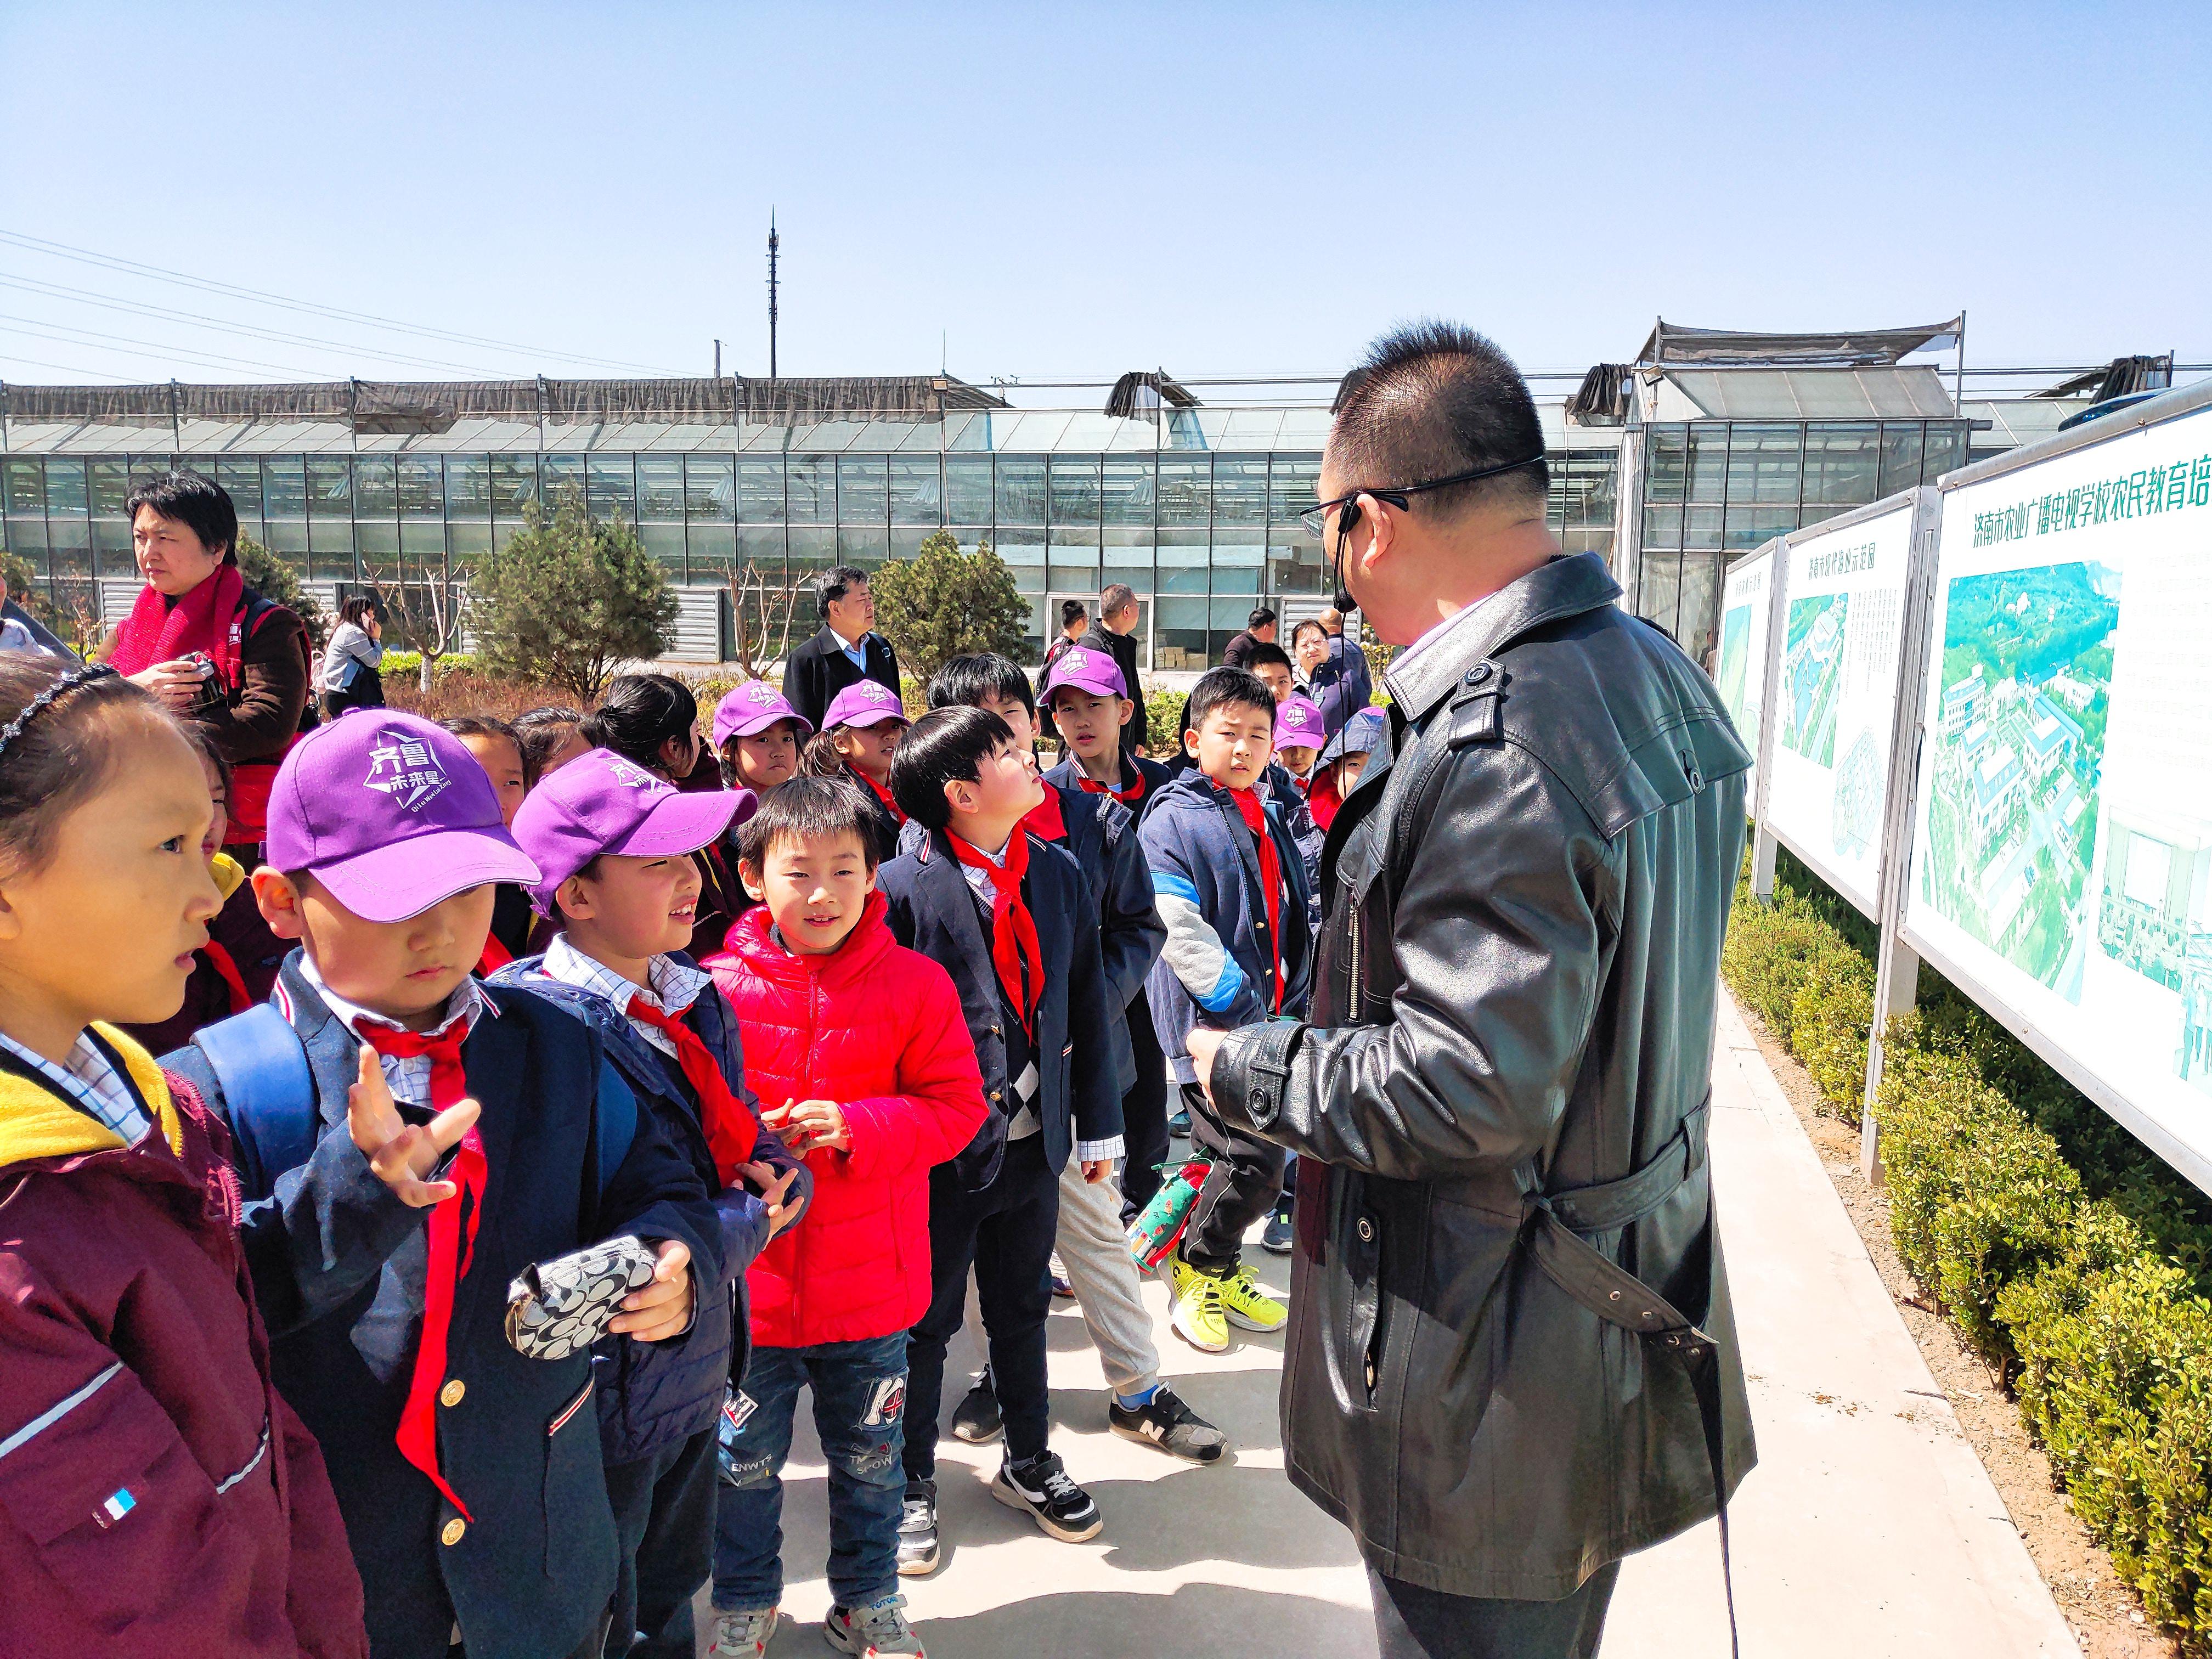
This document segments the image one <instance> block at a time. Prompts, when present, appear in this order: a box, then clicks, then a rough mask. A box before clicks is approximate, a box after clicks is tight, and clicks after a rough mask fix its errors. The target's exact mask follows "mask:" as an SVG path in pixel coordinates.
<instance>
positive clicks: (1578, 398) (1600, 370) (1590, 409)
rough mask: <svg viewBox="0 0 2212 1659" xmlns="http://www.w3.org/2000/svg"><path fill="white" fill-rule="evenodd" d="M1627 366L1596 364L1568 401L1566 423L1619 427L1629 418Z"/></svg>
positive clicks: (1622, 364)
mask: <svg viewBox="0 0 2212 1659" xmlns="http://www.w3.org/2000/svg"><path fill="white" fill-rule="evenodd" d="M1629 368H1630V365H1629V364H1627V363H1597V364H1595V365H1593V366H1592V368H1591V369H1590V371H1589V374H1585V375H1583V383H1582V384H1581V385H1580V386H1577V387H1576V388H1575V395H1574V396H1573V397H1571V398H1568V399H1567V419H1568V420H1569V421H1571V422H1573V423H1574V424H1576V425H1577V426H1618V425H1620V423H1621V422H1623V421H1625V420H1626V419H1627V418H1628V404H1629V380H1628V371H1629Z"/></svg>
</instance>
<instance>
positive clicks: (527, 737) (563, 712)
mask: <svg viewBox="0 0 2212 1659" xmlns="http://www.w3.org/2000/svg"><path fill="white" fill-rule="evenodd" d="M583 723H584V715H583V711H582V710H581V709H577V708H556V707H554V706H553V705H552V704H550V703H549V704H546V705H545V706H544V707H543V708H526V709H524V710H523V711H522V712H521V713H520V714H517V715H516V716H515V717H514V724H513V726H512V727H511V728H510V729H511V730H512V731H513V733H514V740H515V742H517V743H518V744H521V745H522V781H523V782H524V783H526V784H527V785H528V786H529V787H531V788H532V789H535V788H536V787H538V779H540V778H542V777H544V775H545V763H546V762H547V761H550V760H551V759H552V758H553V751H554V750H556V749H558V748H559V747H560V746H561V745H562V744H564V743H566V742H567V741H568V734H569V733H570V732H574V731H575V730H576V729H577V728H578V727H579V726H582V725H583Z"/></svg>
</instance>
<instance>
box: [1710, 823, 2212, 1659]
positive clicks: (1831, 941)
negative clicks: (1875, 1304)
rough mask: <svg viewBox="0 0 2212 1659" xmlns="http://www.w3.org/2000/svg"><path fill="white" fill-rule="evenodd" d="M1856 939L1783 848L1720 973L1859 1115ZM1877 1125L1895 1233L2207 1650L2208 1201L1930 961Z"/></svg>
mask: <svg viewBox="0 0 2212 1659" xmlns="http://www.w3.org/2000/svg"><path fill="white" fill-rule="evenodd" d="M1873 945H1874V940H1873V937H1872V930H1871V928H1870V927H1869V926H1868V925H1867V924H1866V922H1865V921H1864V920H1863V918H1861V917H1860V916H1859V915H1858V914H1857V912H1856V911H1854V910H1851V909H1850V908H1849V907H1848V906H1847V905H1845V904H1844V902H1843V901H1842V900H1840V899H1839V898H1838V897H1837V896H1835V895H1834V894H1833V893H1832V892H1831V891H1829V890H1827V889H1826V887H1824V886H1823V885H1822V884H1820V881H1819V880H1818V879H1817V878H1815V877H1814V876H1813V875H1812V873H1811V872H1809V871H1808V870H1806V869H1805V868H1804V867H1803V866H1802V865H1799V864H1797V863H1796V861H1795V860H1790V858H1789V857H1788V855H1787V854H1784V859H1783V863H1782V868H1781V870H1780V872H1778V881H1777V885H1776V890H1775V898H1774V902H1772V903H1771V904H1761V903H1759V902H1757V901H1755V900H1753V898H1752V897H1751V896H1750V890H1749V886H1748V884H1745V885H1744V886H1742V887H1740V888H1739V889H1738V890H1737V894H1736V904H1735V915H1734V916H1733V918H1732V920H1731V921H1730V924H1729V939H1728V946H1727V950H1726V952H1725V953H1724V955H1723V962H1722V972H1723V976H1724V977H1725V978H1726V979H1727V981H1728V983H1729V988H1730V989H1731V990H1732V991H1733V992H1734V993H1735V995H1736V997H1737V999H1738V1000H1739V1001H1741V1003H1742V1004H1743V1005H1744V1006H1746V1007H1747V1008H1749V1009H1751V1010H1752V1011H1753V1012H1755V1013H1756V1014H1758V1016H1759V1018H1760V1019H1761V1020H1763V1021H1764V1022H1765V1024H1766V1026H1767V1028H1768V1030H1770V1031H1771V1032H1772V1033H1773V1034H1774V1036H1776V1038H1777V1039H1778V1040H1779V1041H1780V1042H1782V1043H1784V1045H1785V1046H1786V1047H1787V1048H1789V1049H1790V1052H1791V1053H1792V1054H1796V1056H1797V1057H1798V1059H1799V1060H1802V1062H1803V1063H1804V1065H1805V1066H1806V1069H1807V1070H1808V1072H1809V1073H1811V1074H1812V1076H1813V1079H1814V1082H1815V1083H1816V1084H1817V1085H1819V1087H1820V1093H1821V1096H1822V1098H1823V1102H1824V1109H1827V1110H1831V1111H1832V1112H1834V1113H1835V1114H1836V1115H1838V1116H1839V1117H1842V1118H1844V1119H1845V1120H1847V1121H1851V1122H1854V1123H1856V1122H1857V1121H1858V1116H1859V1101H1860V1095H1861V1091H1862V1085H1863V1076H1864V1072H1865V1066H1866V1035H1867V1028H1868V1024H1869V1019H1870V1018H1871V1017H1872V1012H1873V1007H1874V977H1875V974H1874V961H1873ZM1884 1053H1885V1055H1886V1060H1885V1064H1884V1067H1883V1077H1882V1082H1881V1090H1880V1091H1879V1093H1878V1094H1877V1096H1876V1099H1875V1114H1876V1116H1877V1118H1878V1120H1879V1121H1880V1122H1881V1130H1882V1139H1881V1146H1882V1154H1883V1161H1884V1164H1885V1166H1886V1168H1887V1173H1888V1178H1889V1183H1890V1230H1891V1234H1892V1237H1893V1238H1894V1239H1895V1241H1896V1243H1897V1249H1898V1254H1899V1255H1900V1256H1902V1257H1903V1258H1904V1261H1905V1266H1906V1267H1908V1268H1910V1269H1911V1273H1912V1274H1913V1276H1914V1278H1916V1279H1917V1280H1918V1281H1919V1282H1920V1284H1921V1285H1923V1286H1924V1287H1925V1288H1926V1289H1927V1290H1928V1291H1929V1292H1930V1293H1932V1294H1933V1295H1935V1296H1936V1297H1938V1298H1939V1299H1940V1300H1941V1301H1942V1305H1943V1308H1944V1310H1945V1311H1946V1312H1947V1313H1948V1315H1949V1316H1950V1317H1951V1318H1952V1319H1953V1320H1954V1322H1956V1323H1957V1325H1958V1327H1959V1328H1960V1331H1961V1332H1962V1333H1963V1334H1965V1336H1966V1340H1968V1341H1969V1342H1970V1343H1972V1345H1973V1346H1974V1348H1975V1350H1976V1351H1977V1352H1978V1353H1980V1354H1981V1355H1982V1356H1983V1357H1984V1358H1985V1359H1986V1360H1987V1361H1988V1362H1989V1363H1990V1364H1991V1365H1992V1366H1993V1367H1995V1368H1996V1370H1997V1371H1998V1372H1999V1374H2000V1375H2001V1376H2002V1377H2003V1378H2004V1379H2005V1380H2006V1382H2007V1383H2008V1386H2010V1387H2011V1389H2013V1392H2014V1396H2015V1400H2016V1401H2017V1402H2018V1404H2019V1407H2020V1410H2021V1416H2022V1417H2023V1419H2025V1420H2026V1422H2027V1426H2028V1428H2029V1430H2030V1431H2032V1432H2033V1434H2034V1435H2035V1437H2037V1438H2038V1439H2039V1441H2040V1442H2041V1443H2043V1445H2044V1446H2045V1449H2047V1450H2048V1452H2049V1453H2050V1455H2051V1468H2052V1470H2053V1472H2054V1474H2056V1476H2057V1480H2059V1482H2060V1483H2061V1484H2062V1485H2063V1486H2064V1487H2065V1488H2066V1490H2067V1492H2069V1494H2070V1496H2071V1498H2072V1499H2073V1504H2074V1510H2075V1514H2076V1515H2078V1516H2080V1517H2081V1521H2082V1522H2083V1523H2084V1524H2085V1525H2087V1527H2088V1528H2090V1529H2091V1531H2092V1532H2093V1533H2094V1534H2095V1535H2096V1536H2097V1538H2098V1539H2099V1540H2100V1541H2101V1542H2102V1543H2103V1544H2104V1545H2105V1547H2106V1548H2107V1549H2108V1550H2110V1551H2111V1553H2112V1563H2113V1565H2114V1568H2115V1569H2116V1570H2117V1571H2118V1573H2119V1574H2120V1576H2121V1577H2123V1578H2124V1579H2125V1580H2126V1581H2127V1582H2128V1583H2130V1584H2131V1585H2132V1586H2133V1587H2134V1588H2135V1589H2136V1592H2137V1594H2139V1595H2141V1596H2142V1601H2143V1605H2144V1607H2145V1608H2146V1609H2147V1610H2148V1613H2149V1614H2150V1616H2151V1617H2152V1618H2153V1619H2154V1620H2157V1621H2158V1622H2159V1623H2160V1624H2161V1625H2163V1626H2166V1627H2167V1628H2168V1629H2170V1630H2172V1632H2175V1633H2176V1635H2178V1636H2179V1638H2181V1640H2182V1642H2183V1644H2184V1645H2185V1646H2186V1647H2187V1648H2188V1650H2190V1651H2191V1652H2192V1653H2199V1654H2205V1653H2212V1301H2208V1300H2207V1291H2208V1290H2212V1206H2208V1205H2207V1203H2206V1200H2205V1199H2204V1196H2203V1194H2201V1193H2199V1192H2198V1191H2197V1188H2195V1187H2193V1186H2191V1185H2190V1184H2189V1183H2188V1182H2185V1181H2184V1180H2183V1179H2182V1178H2181V1177H2180V1176H2177V1175H2175V1174H2174V1173H2173V1172H2172V1170H2170V1169H2168V1168H2167V1167H2166V1165H2165V1164H2163V1163H2161V1162H2160V1161H2159V1160H2158V1159H2157V1158H2155V1157H2154V1156H2153V1155H2152V1154H2151V1153H2150V1152H2148V1151H2146V1150H2145V1149H2144V1148H2143V1147H2142V1145H2141V1144H2140V1143H2138V1142H2137V1141H2136V1140H2135V1139H2134V1138H2133V1137H2132V1136H2130V1135H2129V1134H2128V1133H2126V1132H2125V1131H2124V1130H2123V1129H2121V1128H2120V1127H2118V1125H2117V1124H2115V1123H2114V1122H2113V1121H2112V1120H2111V1118H2109V1117H2108V1116H2106V1114H2105V1113H2103V1112H2102V1111H2100V1110H2099V1109H2097V1108H2096V1107H2095V1106H2094V1105H2093V1103H2090V1102H2089V1101H2088V1100H2087V1099H2085V1098H2084V1097H2082V1096H2081V1094H2080V1093H2079V1092H2078V1091H2075V1090H2074V1089H2073V1088H2071V1087H2070V1086H2069V1085H2067V1084H2066V1082H2065V1081H2064V1079H2061V1078H2060V1077H2058V1076H2057V1073H2053V1072H2052V1071H2051V1069H2050V1067H2049V1066H2045V1064H2044V1063H2043V1062H2042V1061H2041V1060H2039V1059H2038V1058H2037V1057H2036V1056H2035V1055H2034V1054H2033V1053H2031V1052H2030V1051H2029V1050H2028V1049H2027V1048H2024V1047H2023V1046H2022V1045H2021V1044H2020V1043H2019V1042H2016V1041H2015V1040H2014V1039H2013V1038H2012V1036H2010V1035H2009V1034H2008V1033H2007V1032H2006V1031H2005V1030H2003V1029H2002V1027H2000V1026H1998V1025H1997V1024H1996V1023H1995V1022H1994V1021H1992V1020H1991V1019H1990V1018H1989V1017H1988V1016H1987V1015H1985V1014H1984V1013H1983V1012H1981V1011H1980V1010H1979V1009H1978V1008H1977V1007H1975V1006H1973V1005H1972V1003H1969V1002H1968V1001H1966V999H1965V998H1963V997H1961V996H1960V994H1958V993H1957V992H1956V991H1955V990H1954V989H1953V988H1952V987H1950V986H1949V985H1948V984H1946V983H1944V982H1943V981H1942V980H1940V979H1939V978H1938V977H1937V976H1936V975H1935V974H1934V973H1933V971H1932V970H1930V969H1926V968H1923V969H1922V970H1921V983H1920V1006H1918V1007H1917V1009H1916V1010H1915V1011H1914V1012H1912V1013H1911V1014H1910V1015H1907V1016H1905V1017H1903V1018H1899V1019H1898V1020H1895V1021H1893V1023H1892V1024H1891V1026H1890V1028H1889V1031H1888V1033H1887V1040H1886V1042H1885V1044H1884Z"/></svg>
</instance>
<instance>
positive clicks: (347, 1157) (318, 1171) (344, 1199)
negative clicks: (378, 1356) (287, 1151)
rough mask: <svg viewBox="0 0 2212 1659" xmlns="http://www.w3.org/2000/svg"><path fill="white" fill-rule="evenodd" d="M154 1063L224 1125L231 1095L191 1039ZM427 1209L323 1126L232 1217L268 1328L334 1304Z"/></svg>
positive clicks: (311, 1318) (289, 1324)
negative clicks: (404, 1196) (299, 1157)
mask: <svg viewBox="0 0 2212 1659" xmlns="http://www.w3.org/2000/svg"><path fill="white" fill-rule="evenodd" d="M161 1066H162V1069H163V1070H165V1071H169V1072H174V1073H176V1074H177V1075H178V1076H179V1077H181V1078H183V1079H185V1082H187V1083H189V1084H190V1085H191V1086H192V1087H193V1088H194V1089H195V1090H197V1091H198V1094H199V1097H200V1098H201V1099H202V1100H203V1101H204V1102H206V1103H207V1104H208V1107H209V1108H210V1109H211V1110H212V1111H214V1112H215V1113H216V1115H219V1116H221V1117H222V1120H223V1125H224V1127H226V1128H228V1127H229V1123H230V1116H229V1112H230V1108H229V1103H228V1102H227V1101H225V1100H224V1099H223V1097H222V1089H221V1088H220V1087H219V1086H218V1085H217V1084H216V1079H215V1073H213V1071H212V1070H211V1069H210V1067H209V1066H208V1065H207V1062H206V1061H205V1060H204V1059H203V1058H202V1057H201V1054H200V1051H199V1050H198V1049H197V1048H195V1047H193V1046H192V1045H191V1044H190V1043H186V1044H185V1046H184V1047H183V1048H179V1049H178V1050H177V1051H176V1052H175V1053H173V1054H164V1055H163V1056H162V1057H161ZM427 1218H428V1211H425V1210H417V1209H413V1208H410V1206H407V1205H406V1204H404V1203H402V1202H401V1201H400V1200H399V1199H398V1197H397V1196H396V1195H395V1194H393V1193H392V1188H389V1187H387V1186H386V1185H385V1184H384V1183H383V1182H381V1181H380V1180H378V1179H377V1177H376V1172H375V1171H374V1170H372V1169H370V1168H369V1167H368V1156H367V1155H366V1154H365V1153H363V1152H362V1150H361V1148H359V1147H358V1146H355V1145H354V1144H353V1135H352V1133H351V1132H350V1131H349V1130H348V1128H347V1127H346V1126H345V1125H344V1123H343V1122H339V1123H336V1124H326V1125H325V1126H324V1128H323V1132H322V1138H321V1139H319V1140H318V1141H316V1143H315V1150H314V1152H313V1155H312V1156H310V1157H309V1158H308V1159H307V1162H306V1163H305V1164H301V1165H300V1166H299V1167H298V1168H296V1169H291V1170H285V1171H284V1173H283V1174H282V1175H280V1176H277V1177H276V1191H275V1192H274V1193H273V1194H270V1196H269V1197H267V1198H263V1199H256V1200H253V1201H252V1202H251V1203H249V1204H247V1205H246V1206H245V1210H244V1213H243V1215H242V1217H241V1218H240V1222H239V1242H240V1244H241V1245H242V1246H243V1247H244V1249H245V1251H246V1269H247V1271H248V1272H249V1273H252V1276H253V1297H254V1300H255V1301H256V1302H257V1303H258V1304H260V1308H261V1317H262V1321H263V1322H264V1323H265V1324H266V1325H267V1326H268V1328H269V1334H270V1335H271V1336H272V1337H276V1336H283V1335H286V1334H289V1333H290V1332H293V1331H295V1330H298V1329H299V1328H301V1326H303V1325H308V1324H312V1323H313V1322H315V1321H316V1320H318V1319H320V1318H321V1317H322V1316H324V1315H325V1314H326V1313H329V1312H330V1311H331V1310H333V1309H335V1308H336V1307H337V1305H338V1304H340V1303H342V1302H343V1301H345V1299H346V1298H347V1297H350V1296H351V1295H352V1294H353V1293H354V1292H355V1291H358V1290H359V1289H360V1288H361V1287H362V1285H366V1284H367V1283H368V1281H369V1280H370V1279H374V1278H375V1277H376V1275H377V1274H378V1273H380V1272H382V1271H383V1268H384V1264H385V1262H386V1260H388V1259H389V1258H390V1256H391V1255H392V1252H393V1251H394V1250H396V1249H398V1248H399V1247H400V1245H401V1244H403V1243H405V1242H406V1241H407V1240H408V1239H409V1238H411V1237H413V1236H414V1235H415V1233H416V1230H417V1229H419V1228H421V1227H422V1226H423V1225H426V1221H427Z"/></svg>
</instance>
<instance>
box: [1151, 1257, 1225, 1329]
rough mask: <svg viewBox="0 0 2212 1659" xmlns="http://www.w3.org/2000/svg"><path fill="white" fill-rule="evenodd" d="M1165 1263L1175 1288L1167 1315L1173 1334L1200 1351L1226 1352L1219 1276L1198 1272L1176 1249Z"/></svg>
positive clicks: (1170, 1281) (1170, 1280) (1171, 1283)
mask: <svg viewBox="0 0 2212 1659" xmlns="http://www.w3.org/2000/svg"><path fill="white" fill-rule="evenodd" d="M1165 1265H1166V1267H1167V1268H1168V1272H1169V1283H1170V1285H1171V1286H1172V1287H1173V1288H1174V1291H1175V1310H1174V1312H1173V1313H1172V1314H1170V1316H1169V1318H1168V1323H1169V1324H1170V1325H1171V1326H1173V1327H1174V1328H1175V1334H1176V1335H1177V1336H1179V1337H1181V1338H1182V1340H1184V1341H1186V1342H1188V1343H1189V1344H1190V1346H1192V1347H1194V1348H1196V1349H1197V1350H1198V1351H1199V1352H1200V1353H1225V1352H1227V1351H1228V1348H1229V1321H1228V1318H1227V1316H1225V1315H1224V1314H1223V1312H1222V1311H1221V1283H1222V1281H1221V1279H1220V1278H1219V1276H1218V1275H1217V1274H1214V1273H1201V1272H1200V1271H1199V1270H1198V1269H1197V1268H1196V1267H1192V1266H1191V1265H1190V1263H1188V1261H1184V1260H1183V1259H1182V1251H1180V1250H1178V1251H1176V1253H1175V1254H1174V1255H1171V1256H1170V1257H1169V1258H1168V1259H1167V1262H1166V1264H1165Z"/></svg>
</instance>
